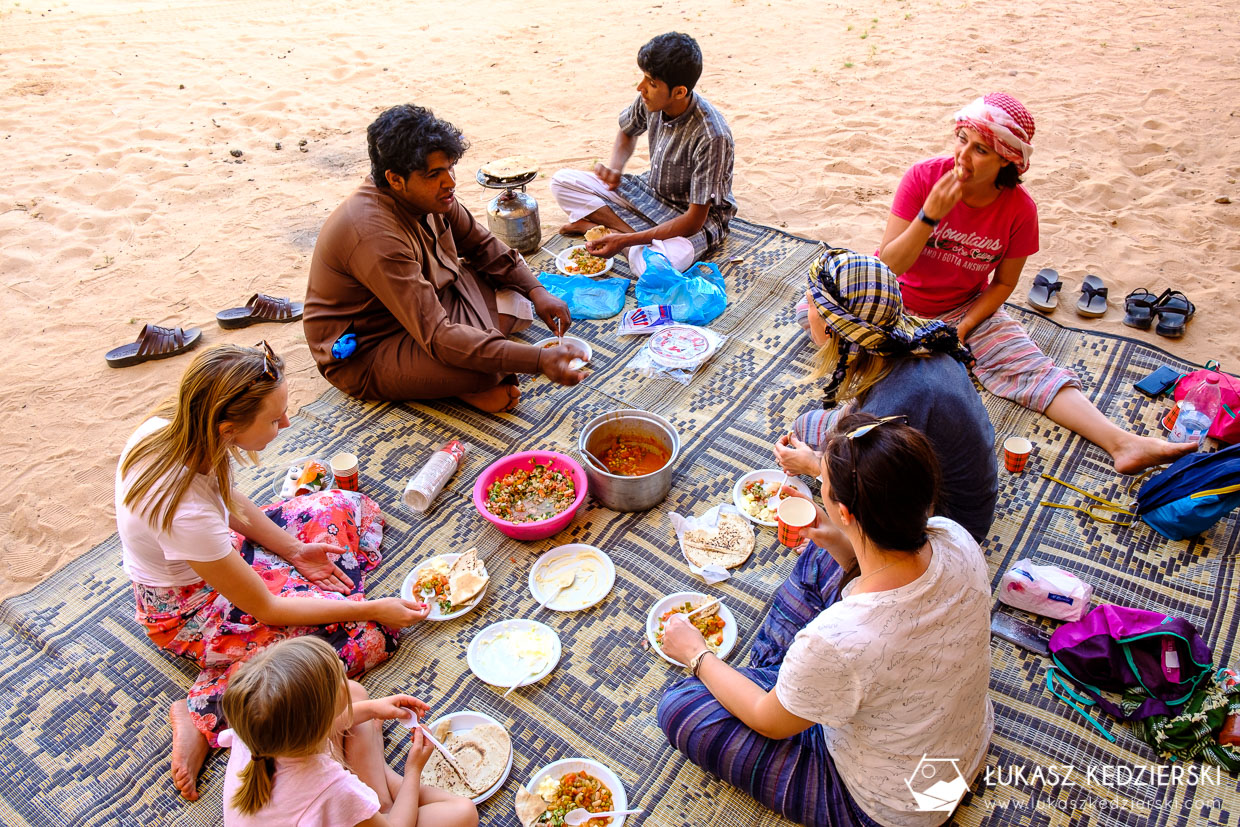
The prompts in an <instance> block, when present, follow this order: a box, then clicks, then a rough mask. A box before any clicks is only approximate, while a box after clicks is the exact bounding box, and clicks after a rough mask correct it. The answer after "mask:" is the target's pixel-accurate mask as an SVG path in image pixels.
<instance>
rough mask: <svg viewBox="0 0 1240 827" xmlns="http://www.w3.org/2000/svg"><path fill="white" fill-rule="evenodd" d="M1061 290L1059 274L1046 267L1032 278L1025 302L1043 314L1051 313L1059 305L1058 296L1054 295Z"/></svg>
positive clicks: (1061, 284)
mask: <svg viewBox="0 0 1240 827" xmlns="http://www.w3.org/2000/svg"><path fill="white" fill-rule="evenodd" d="M1062 288H1063V282H1062V281H1060V280H1059V273H1057V272H1055V271H1054V270H1052V269H1050V268H1049V267H1046V268H1044V269H1042V270H1039V271H1038V274H1037V275H1036V276H1034V277H1033V286H1032V287H1030V288H1029V295H1028V296H1027V297H1026V298H1025V301H1027V302H1029V304H1030V305H1031V306H1032V307H1035V308H1037V309H1038V310H1041V311H1042V312H1043V313H1051V312H1053V311H1054V310H1055V308H1056V307H1057V306H1058V305H1059V296H1057V295H1055V294H1056V293H1058V292H1059V291H1060V289H1062Z"/></svg>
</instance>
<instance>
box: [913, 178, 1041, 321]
mask: <svg viewBox="0 0 1240 827" xmlns="http://www.w3.org/2000/svg"><path fill="white" fill-rule="evenodd" d="M952 166H953V161H952V158H951V157H950V156H947V157H941V158H930V159H928V160H925V161H919V162H918V163H916V164H913V166H912V167H910V168H909V171H908V172H906V173H904V178H902V179H901V180H900V186H899V188H898V189H897V190H896V197H895V201H893V202H892V204H891V214H892V215H895V216H897V217H899V218H903V219H905V220H906V221H916V220H917V213H918V212H919V211H920V210H921V208H922V205H923V204H924V203H925V201H926V196H927V195H929V194H930V190H931V188H932V187H934V184H935V182H936V181H938V180H939V179H940V178H942V177H943V174H944V173H946V172H947V171H948V170H949V169H951V168H952ZM1037 251H1038V208H1037V206H1036V205H1035V204H1034V203H1033V199H1032V198H1030V197H1029V193H1028V192H1026V191H1025V188H1024V187H1023V186H1019V185H1018V186H1016V187H1015V188H1014V189H1008V188H1003V189H1001V190H1000V191H999V197H998V199H996V200H995V201H994V202H993V203H991V204H988V205H987V206H985V207H982V208H980V209H977V208H974V207H970V206H968V205H966V204H965V203H964V202H963V201H961V202H960V203H958V204H956V206H954V207H952V210H951V212H949V213H948V214H947V215H946V216H944V217H943V220H942V221H940V222H939V226H937V227H935V228H934V231H933V232H932V233H931V234H930V240H929V241H927V242H926V246H925V247H924V248H922V251H921V255H919V256H918V257H917V261H915V262H913V266H912V267H910V268H909V269H908V272H906V273H905V274H904V275H902V276H900V288H901V290H900V292H901V294H902V295H903V297H904V306H905V307H907V308H908V309H909V310H910V311H912V312H913V313H916V314H917V315H919V316H929V317H933V316H938V315H939V314H941V313H946V312H947V311H949V310H954V309H955V308H957V307H960V306H961V305H962V304H965V303H966V302H969V301H971V300H972V299H973V298H975V297H976V296H977V294H978V293H980V292H982V290H984V289H985V288H986V286H987V284H988V283H989V281H990V279H989V276H990V274H991V273H992V272H994V270H995V268H996V267H998V266H999V262H1000V261H1001V260H1003V259H1005V258H1024V257H1025V256H1029V255H1032V254H1034V253H1036V252H1037Z"/></svg>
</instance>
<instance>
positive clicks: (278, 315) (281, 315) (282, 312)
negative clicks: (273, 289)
mask: <svg viewBox="0 0 1240 827" xmlns="http://www.w3.org/2000/svg"><path fill="white" fill-rule="evenodd" d="M302 309H303V305H302V303H301V302H295V301H291V300H290V299H287V298H284V299H277V298H276V297H275V296H267V295H264V294H263V293H255V294H254V295H253V296H250V300H249V301H248V302H246V303H245V307H230V308H228V309H227V310H221V311H220V312H219V313H216V314H215V320H216V321H217V322H219V323H220V327H222V328H225V329H227V330H231V329H232V328H235V327H249V326H250V325H252V324H263V323H264V322H280V323H282V324H285V323H288V322H295V321H297V320H298V319H300V318H301V312H302Z"/></svg>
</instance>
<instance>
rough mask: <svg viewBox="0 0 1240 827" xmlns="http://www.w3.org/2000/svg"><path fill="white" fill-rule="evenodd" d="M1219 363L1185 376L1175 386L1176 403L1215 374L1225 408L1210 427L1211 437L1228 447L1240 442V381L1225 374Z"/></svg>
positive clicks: (1213, 363) (1221, 409)
mask: <svg viewBox="0 0 1240 827" xmlns="http://www.w3.org/2000/svg"><path fill="white" fill-rule="evenodd" d="M1220 368H1221V366H1220V365H1219V363H1218V362H1215V361H1213V360H1211V361H1209V362H1206V367H1205V370H1195V371H1193V372H1192V373H1190V374H1188V375H1186V376H1184V377H1183V378H1182V379H1180V381H1179V382H1176V384H1175V401H1176V402H1179V401H1180V400H1181V399H1183V398H1184V397H1186V396H1188V392H1189V391H1191V390H1192V389H1193V388H1195V387H1197V385H1198V383H1200V382H1201V380H1203V379H1205V378H1206V377H1207V376H1209V375H1211V374H1213V375H1215V376H1217V377H1218V389H1219V392H1220V393H1221V394H1222V397H1223V406H1222V407H1221V408H1219V411H1218V416H1216V417H1214V422H1213V423H1211V425H1210V434H1209V435H1210V436H1212V437H1214V438H1215V439H1217V440H1220V441H1221V442H1226V443H1227V444H1228V445H1234V444H1236V443H1237V442H1240V418H1237V417H1238V416H1240V379H1237V378H1236V377H1234V376H1232V375H1230V374H1227V373H1223V371H1222V370H1221V369H1220Z"/></svg>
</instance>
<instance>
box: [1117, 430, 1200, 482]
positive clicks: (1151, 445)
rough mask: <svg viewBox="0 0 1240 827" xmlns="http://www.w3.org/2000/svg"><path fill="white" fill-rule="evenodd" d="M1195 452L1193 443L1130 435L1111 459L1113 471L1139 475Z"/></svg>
mask: <svg viewBox="0 0 1240 827" xmlns="http://www.w3.org/2000/svg"><path fill="white" fill-rule="evenodd" d="M1196 450H1197V444H1196V443H1195V442H1167V441H1166V440H1165V439H1155V438H1154V437H1151V436H1137V435H1135V434H1133V435H1132V439H1129V440H1125V442H1124V444H1123V445H1122V446H1120V448H1119V449H1118V450H1116V452H1115V453H1114V454H1112V455H1111V459H1112V460H1114V462H1115V470H1116V471H1118V472H1119V473H1121V474H1139V473H1141V472H1142V471H1144V470H1145V469H1146V468H1152V467H1154V466H1155V465H1165V464H1166V463H1168V462H1174V461H1175V460H1177V459H1179V458H1180V457H1182V456H1185V455H1186V454H1191V453H1192V452H1193V451H1196Z"/></svg>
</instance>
